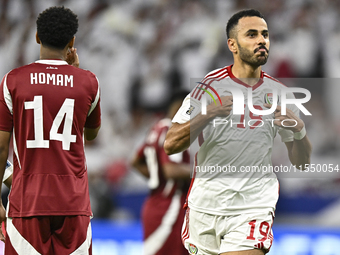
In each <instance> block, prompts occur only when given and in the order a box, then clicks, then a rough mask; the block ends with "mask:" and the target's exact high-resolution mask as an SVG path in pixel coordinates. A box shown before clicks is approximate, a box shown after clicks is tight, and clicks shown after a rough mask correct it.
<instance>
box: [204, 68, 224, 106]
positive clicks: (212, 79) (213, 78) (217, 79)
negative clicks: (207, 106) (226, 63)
mask: <svg viewBox="0 0 340 255" xmlns="http://www.w3.org/2000/svg"><path fill="white" fill-rule="evenodd" d="M225 77H228V71H227V70H223V72H222V73H221V74H220V73H219V75H218V76H216V77H215V76H214V77H210V78H209V79H205V80H203V81H202V83H205V82H206V81H208V80H209V82H208V84H206V85H208V86H210V84H211V83H212V82H213V81H220V80H222V79H224V78H225ZM204 93H205V91H203V90H202V91H201V94H200V96H199V98H198V100H201V98H202V95H203V94H204Z"/></svg>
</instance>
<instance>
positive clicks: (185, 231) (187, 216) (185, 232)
mask: <svg viewBox="0 0 340 255" xmlns="http://www.w3.org/2000/svg"><path fill="white" fill-rule="evenodd" d="M189 213H190V208H188V209H187V211H186V212H185V228H184V231H183V233H182V243H183V245H185V240H187V239H188V238H189V236H190V232H189Z"/></svg>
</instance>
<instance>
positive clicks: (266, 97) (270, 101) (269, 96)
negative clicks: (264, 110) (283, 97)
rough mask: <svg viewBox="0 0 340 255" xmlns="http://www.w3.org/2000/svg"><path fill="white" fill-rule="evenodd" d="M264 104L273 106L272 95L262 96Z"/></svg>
mask: <svg viewBox="0 0 340 255" xmlns="http://www.w3.org/2000/svg"><path fill="white" fill-rule="evenodd" d="M264 102H265V103H266V104H273V102H274V97H273V93H266V94H264ZM277 102H279V96H277Z"/></svg>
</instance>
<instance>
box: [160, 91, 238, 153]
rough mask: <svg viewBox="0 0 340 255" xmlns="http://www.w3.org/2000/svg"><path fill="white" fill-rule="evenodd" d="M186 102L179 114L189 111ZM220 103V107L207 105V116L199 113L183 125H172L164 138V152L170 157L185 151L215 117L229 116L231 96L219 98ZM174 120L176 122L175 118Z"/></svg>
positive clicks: (231, 102) (188, 105) (212, 104)
mask: <svg viewBox="0 0 340 255" xmlns="http://www.w3.org/2000/svg"><path fill="white" fill-rule="evenodd" d="M186 100H189V104H185V103H183V105H182V107H181V108H180V109H179V110H178V113H179V114H181V112H183V113H182V114H184V113H186V112H188V111H189V110H190V107H191V105H190V98H189V99H186ZM221 101H222V105H217V106H216V105H215V104H214V103H211V104H209V105H208V106H207V114H205V115H203V114H201V113H199V114H198V115H196V116H195V117H194V118H192V119H190V120H188V121H187V122H185V123H178V122H177V123H176V122H175V123H173V124H172V126H171V127H170V129H169V131H168V133H167V135H166V138H165V142H164V150H165V152H166V153H167V154H168V155H171V154H175V153H179V152H181V151H184V150H186V149H187V148H189V146H190V144H191V143H192V142H193V141H194V140H195V139H196V138H197V136H198V135H199V134H200V133H201V132H202V130H203V129H204V128H205V127H206V126H207V125H208V123H209V122H210V121H211V120H213V119H214V118H215V117H217V116H220V117H226V116H229V114H230V112H231V110H232V104H233V99H232V96H225V97H221ZM189 117H190V116H189ZM174 120H176V116H175V118H174Z"/></svg>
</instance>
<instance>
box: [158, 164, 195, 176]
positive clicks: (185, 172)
mask: <svg viewBox="0 0 340 255" xmlns="http://www.w3.org/2000/svg"><path fill="white" fill-rule="evenodd" d="M163 169H164V175H165V177H166V178H167V179H175V180H187V179H189V178H190V165H189V164H177V163H173V162H169V163H166V164H164V165H163Z"/></svg>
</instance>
